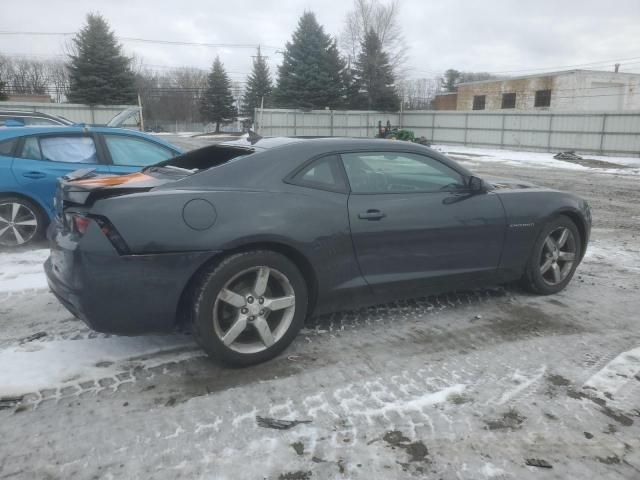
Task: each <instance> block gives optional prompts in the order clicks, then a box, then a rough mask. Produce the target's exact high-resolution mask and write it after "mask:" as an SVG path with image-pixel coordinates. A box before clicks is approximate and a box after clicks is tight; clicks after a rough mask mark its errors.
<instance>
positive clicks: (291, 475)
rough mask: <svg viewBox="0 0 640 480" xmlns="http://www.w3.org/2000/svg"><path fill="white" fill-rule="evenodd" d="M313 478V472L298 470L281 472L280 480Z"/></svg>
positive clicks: (306, 479) (307, 479)
mask: <svg viewBox="0 0 640 480" xmlns="http://www.w3.org/2000/svg"><path fill="white" fill-rule="evenodd" d="M310 478H311V472H303V471H302V470H298V471H297V472H287V473H281V474H280V476H279V477H278V480H309V479H310Z"/></svg>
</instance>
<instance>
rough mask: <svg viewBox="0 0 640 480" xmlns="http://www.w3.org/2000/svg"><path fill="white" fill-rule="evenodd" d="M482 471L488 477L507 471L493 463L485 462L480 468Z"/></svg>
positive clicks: (497, 475)
mask: <svg viewBox="0 0 640 480" xmlns="http://www.w3.org/2000/svg"><path fill="white" fill-rule="evenodd" d="M480 473H481V474H482V475H484V476H485V477H486V478H494V477H499V476H501V475H504V474H505V473H506V472H505V471H504V470H502V469H501V468H498V467H496V466H495V465H494V464H492V463H485V464H484V465H483V467H482V468H481V469H480Z"/></svg>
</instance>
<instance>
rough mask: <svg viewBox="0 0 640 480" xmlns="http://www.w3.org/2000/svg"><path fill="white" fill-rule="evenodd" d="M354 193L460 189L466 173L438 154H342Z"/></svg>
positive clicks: (462, 186)
mask: <svg viewBox="0 0 640 480" xmlns="http://www.w3.org/2000/svg"><path fill="white" fill-rule="evenodd" d="M342 161H343V163H344V168H345V170H346V172H347V177H348V178H349V183H350V185H351V191H352V192H353V193H407V192H437V191H449V190H459V189H463V188H465V187H464V178H463V176H462V175H461V174H460V173H458V172H456V171H455V170H454V169H452V168H450V167H448V166H447V165H444V164H443V163H441V162H439V161H437V160H436V159H434V158H431V157H427V156H425V155H417V154H413V153H404V152H362V153H345V154H342Z"/></svg>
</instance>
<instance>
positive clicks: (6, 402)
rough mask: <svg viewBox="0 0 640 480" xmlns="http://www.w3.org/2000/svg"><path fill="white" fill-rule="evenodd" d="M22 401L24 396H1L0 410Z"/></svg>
mask: <svg viewBox="0 0 640 480" xmlns="http://www.w3.org/2000/svg"><path fill="white" fill-rule="evenodd" d="M20 402H22V397H21V396H20V397H0V410H4V409H5V408H13V407H15V406H16V405H18V404H19V403H20Z"/></svg>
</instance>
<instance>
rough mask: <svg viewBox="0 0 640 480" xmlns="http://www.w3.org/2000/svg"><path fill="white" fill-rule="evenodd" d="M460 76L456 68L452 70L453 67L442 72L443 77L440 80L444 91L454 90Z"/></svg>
mask: <svg viewBox="0 0 640 480" xmlns="http://www.w3.org/2000/svg"><path fill="white" fill-rule="evenodd" d="M461 76H462V73H460V72H459V71H458V70H454V69H453V68H450V69H449V70H447V71H446V72H444V77H443V78H442V80H441V82H442V88H444V91H445V92H455V91H456V90H457V89H458V83H459V82H460V78H461Z"/></svg>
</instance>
